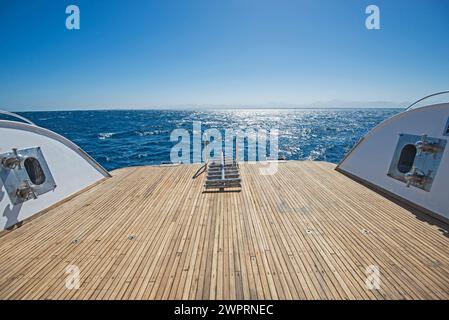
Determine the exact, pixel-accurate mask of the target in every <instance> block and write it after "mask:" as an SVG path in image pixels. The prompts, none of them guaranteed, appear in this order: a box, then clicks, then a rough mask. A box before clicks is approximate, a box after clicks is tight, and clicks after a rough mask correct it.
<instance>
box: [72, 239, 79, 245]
mask: <svg viewBox="0 0 449 320" xmlns="http://www.w3.org/2000/svg"><path fill="white" fill-rule="evenodd" d="M79 242H80V241H79V240H78V239H75V240H73V241H72V243H73V244H78V243H79Z"/></svg>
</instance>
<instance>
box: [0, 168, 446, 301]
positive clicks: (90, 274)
mask: <svg viewBox="0 0 449 320" xmlns="http://www.w3.org/2000/svg"><path fill="white" fill-rule="evenodd" d="M199 167H200V166H199V165H181V166H160V167H157V166H156V167H136V168H124V169H120V170H116V171H114V172H113V177H112V178H111V179H107V180H105V181H103V182H102V183H100V184H98V185H95V186H93V187H92V188H90V189H87V190H86V191H85V192H83V193H81V194H79V195H77V196H76V197H73V198H71V199H68V200H67V201H65V202H62V203H60V204H59V205H58V206H55V207H52V208H50V209H49V210H47V211H46V212H45V213H44V214H42V215H40V216H38V217H36V218H34V219H32V220H30V221H28V222H26V223H25V224H24V225H23V226H22V227H20V228H18V229H16V230H13V231H9V232H6V233H3V234H2V235H1V237H0V261H1V263H0V298H1V299H449V237H448V230H447V226H445V225H444V224H439V223H438V224H434V223H433V222H434V221H435V220H433V219H431V218H429V219H424V220H423V217H424V216H422V215H419V216H417V213H416V212H414V211H411V210H409V209H407V208H405V207H401V206H399V205H398V204H397V203H396V202H393V201H390V200H389V199H386V198H384V197H383V196H382V195H380V194H378V193H376V192H374V191H372V190H371V189H369V188H367V187H365V186H363V185H361V184H359V183H357V182H355V181H353V180H351V179H350V178H348V177H346V176H344V175H342V174H340V173H338V172H337V171H335V170H333V169H334V165H332V164H329V163H325V162H307V161H305V162H301V161H289V162H280V163H279V164H278V171H277V173H275V174H274V175H261V174H260V173H259V169H260V167H261V165H260V164H256V163H243V164H240V174H241V178H242V188H241V190H240V192H221V193H205V192H204V187H203V185H204V180H205V175H204V174H203V175H200V176H199V177H197V178H195V179H193V178H192V177H193V176H194V174H195V172H196V171H197V170H198V169H199ZM68 265H75V266H77V267H79V269H80V284H81V286H80V288H79V289H78V290H69V289H67V288H66V286H65V284H66V279H67V277H68V274H67V273H66V267H67V266H68ZM370 265H374V266H377V267H378V268H379V270H380V276H381V278H380V279H381V285H380V286H381V287H380V290H368V289H367V288H366V286H365V280H366V278H367V274H366V268H367V267H368V266H370Z"/></svg>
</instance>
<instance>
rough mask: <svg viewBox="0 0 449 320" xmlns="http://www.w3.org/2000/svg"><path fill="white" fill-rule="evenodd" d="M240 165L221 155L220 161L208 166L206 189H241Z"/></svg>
mask: <svg viewBox="0 0 449 320" xmlns="http://www.w3.org/2000/svg"><path fill="white" fill-rule="evenodd" d="M241 182H242V181H241V178H240V172H239V165H238V162H237V161H236V160H234V159H233V158H232V157H225V156H224V153H223V152H222V153H221V158H220V160H218V161H217V160H212V161H211V162H210V163H208V164H207V179H206V183H205V184H204V187H205V188H206V189H219V190H220V191H224V189H226V188H241Z"/></svg>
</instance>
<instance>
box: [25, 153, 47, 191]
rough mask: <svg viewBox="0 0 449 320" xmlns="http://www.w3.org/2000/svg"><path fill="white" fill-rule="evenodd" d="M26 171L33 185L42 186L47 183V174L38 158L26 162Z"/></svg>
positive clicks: (28, 159)
mask: <svg viewBox="0 0 449 320" xmlns="http://www.w3.org/2000/svg"><path fill="white" fill-rule="evenodd" d="M24 166H25V170H26V171H27V173H28V176H29V177H30V180H31V183H33V184H34V185H41V184H43V183H44V182H45V173H44V170H43V169H42V167H41V165H40V163H39V161H38V160H37V159H36V158H31V157H30V158H27V159H26V160H25V162H24Z"/></svg>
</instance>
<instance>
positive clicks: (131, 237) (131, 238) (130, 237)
mask: <svg viewBox="0 0 449 320" xmlns="http://www.w3.org/2000/svg"><path fill="white" fill-rule="evenodd" d="M135 239H136V236H129V237H128V240H135Z"/></svg>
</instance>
